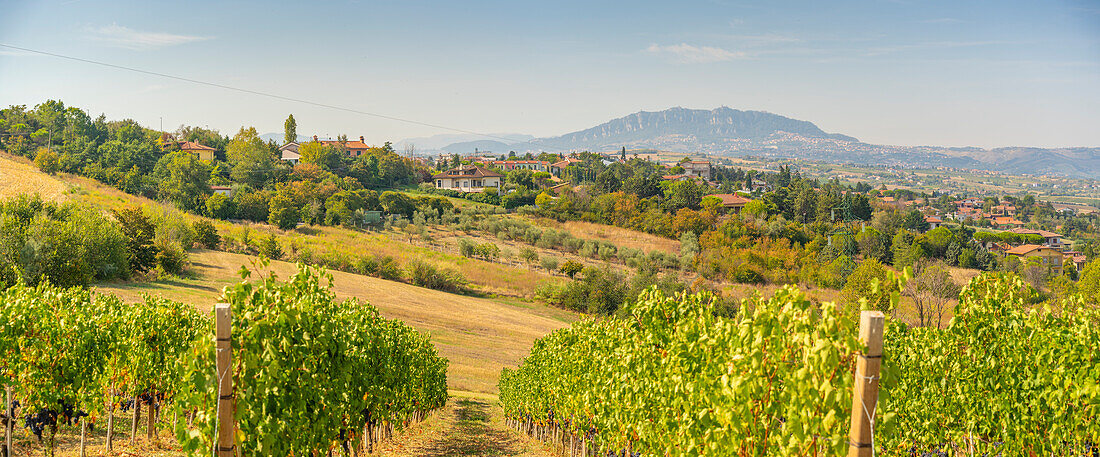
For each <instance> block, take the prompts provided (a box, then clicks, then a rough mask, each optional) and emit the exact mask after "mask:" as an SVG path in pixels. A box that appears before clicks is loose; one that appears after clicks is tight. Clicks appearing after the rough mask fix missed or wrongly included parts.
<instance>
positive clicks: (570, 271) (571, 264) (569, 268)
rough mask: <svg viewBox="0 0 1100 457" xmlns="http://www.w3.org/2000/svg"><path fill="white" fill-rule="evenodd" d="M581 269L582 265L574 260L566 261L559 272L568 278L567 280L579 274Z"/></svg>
mask: <svg viewBox="0 0 1100 457" xmlns="http://www.w3.org/2000/svg"><path fill="white" fill-rule="evenodd" d="M583 269H584V265H583V264H581V263H580V262H577V261H576V260H568V261H566V262H565V263H564V264H562V266H561V270H560V271H561V272H562V273H564V274H565V275H566V276H569V279H573V277H574V276H576V275H577V273H580V272H581V270H583Z"/></svg>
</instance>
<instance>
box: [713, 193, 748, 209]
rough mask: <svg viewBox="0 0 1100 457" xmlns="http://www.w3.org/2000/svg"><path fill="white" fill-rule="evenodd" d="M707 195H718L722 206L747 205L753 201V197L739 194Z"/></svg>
mask: <svg viewBox="0 0 1100 457" xmlns="http://www.w3.org/2000/svg"><path fill="white" fill-rule="evenodd" d="M707 197H718V199H719V200H721V201H722V206H727V207H730V206H745V204H747V203H748V202H751V201H752V199H751V198H745V197H742V196H740V195H737V194H712V195H707Z"/></svg>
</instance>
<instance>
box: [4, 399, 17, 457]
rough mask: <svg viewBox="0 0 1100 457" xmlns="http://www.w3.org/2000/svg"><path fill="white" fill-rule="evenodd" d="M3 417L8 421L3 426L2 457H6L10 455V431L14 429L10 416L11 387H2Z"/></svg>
mask: <svg viewBox="0 0 1100 457" xmlns="http://www.w3.org/2000/svg"><path fill="white" fill-rule="evenodd" d="M4 415H6V416H8V421H7V423H5V424H4V456H5V457H8V456H11V455H12V450H11V431H12V429H13V428H15V417H14V416H15V415H14V414H12V407H11V386H4Z"/></svg>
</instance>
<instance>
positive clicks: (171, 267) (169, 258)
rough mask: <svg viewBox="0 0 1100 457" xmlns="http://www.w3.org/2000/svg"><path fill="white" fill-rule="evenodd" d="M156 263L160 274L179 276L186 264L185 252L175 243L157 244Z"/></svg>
mask: <svg viewBox="0 0 1100 457" xmlns="http://www.w3.org/2000/svg"><path fill="white" fill-rule="evenodd" d="M156 261H157V268H159V269H160V270H161V271H162V272H164V273H171V274H179V273H181V272H183V266H184V265H185V264H186V263H187V252H186V251H184V250H183V247H181V246H180V245H179V244H177V243H158V244H157V256H156Z"/></svg>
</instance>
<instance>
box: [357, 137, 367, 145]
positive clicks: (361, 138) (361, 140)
mask: <svg viewBox="0 0 1100 457" xmlns="http://www.w3.org/2000/svg"><path fill="white" fill-rule="evenodd" d="M359 142H360V143H363V144H366V141H363V135H359Z"/></svg>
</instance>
